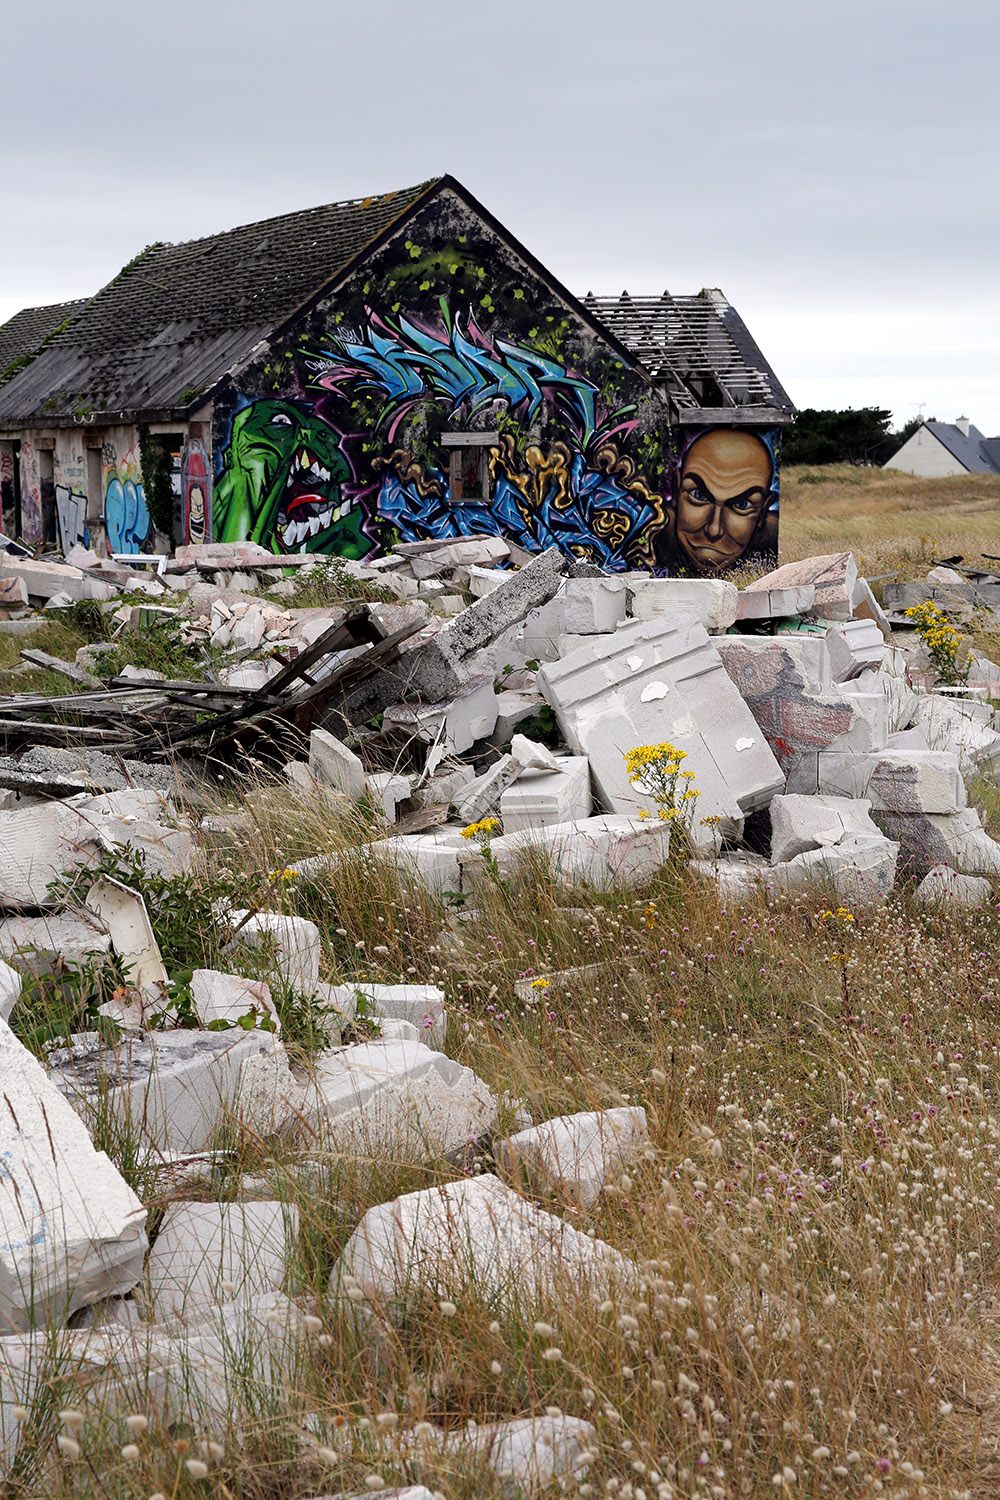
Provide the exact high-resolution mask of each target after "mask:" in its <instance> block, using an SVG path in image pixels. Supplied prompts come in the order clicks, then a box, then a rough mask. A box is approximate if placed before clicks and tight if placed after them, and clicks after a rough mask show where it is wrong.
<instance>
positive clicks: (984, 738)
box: [913, 693, 1000, 770]
mask: <svg viewBox="0 0 1000 1500" xmlns="http://www.w3.org/2000/svg"><path fill="white" fill-rule="evenodd" d="M913 722H914V726H915V727H916V728H918V729H919V730H921V732H922V733H923V735H924V737H925V738H926V740H927V743H928V745H929V746H930V748H931V749H932V750H953V751H955V752H956V753H957V754H958V756H959V757H960V759H961V762H962V768H963V770H972V769H974V768H975V767H977V766H1000V734H997V732H996V730H995V729H994V728H993V722H994V714H993V709H992V707H991V706H990V704H988V703H979V702H977V701H976V700H974V699H971V698H957V697H951V696H946V695H945V694H943V693H928V694H925V695H921V696H920V697H918V700H917V712H916V716H915V718H914V721H913Z"/></svg>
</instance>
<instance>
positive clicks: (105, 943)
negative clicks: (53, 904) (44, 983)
mask: <svg viewBox="0 0 1000 1500" xmlns="http://www.w3.org/2000/svg"><path fill="white" fill-rule="evenodd" d="M110 952H111V938H110V937H109V935H108V933H107V932H105V931H104V929H103V928H102V927H98V926H97V925H96V919H95V918H94V917H90V919H89V920H88V919H86V918H84V917H82V916H68V915H67V914H66V913H64V912H49V913H48V914H47V915H46V916H43V917H6V918H5V919H4V920H3V921H0V953H2V954H3V956H4V958H5V959H9V960H10V962H11V964H12V965H13V967H14V968H15V969H17V970H18V971H19V972H20V973H22V974H35V975H38V976H39V977H42V976H44V975H46V974H51V973H52V972H53V969H54V968H55V966H56V965H57V964H58V965H61V966H65V967H66V968H68V969H76V970H79V969H81V968H89V967H90V966H92V965H93V964H95V963H97V962H99V961H100V959H101V957H102V956H103V955H104V954H106V953H110Z"/></svg>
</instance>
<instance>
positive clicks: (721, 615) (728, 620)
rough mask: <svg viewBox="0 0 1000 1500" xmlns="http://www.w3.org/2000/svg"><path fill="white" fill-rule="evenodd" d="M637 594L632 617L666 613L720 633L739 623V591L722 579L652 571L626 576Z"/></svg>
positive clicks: (714, 632) (634, 599)
mask: <svg viewBox="0 0 1000 1500" xmlns="http://www.w3.org/2000/svg"><path fill="white" fill-rule="evenodd" d="M623 577H624V578H625V580H626V581H627V583H628V586H629V588H630V589H631V591H632V594H633V600H632V616H633V618H634V619H636V620H653V619H656V618H657V617H659V616H665V617H666V618H667V619H669V620H670V621H671V622H673V623H679V622H680V621H681V620H696V621H697V622H698V624H699V625H703V626H704V628H705V629H706V630H707V631H708V633H709V634H710V635H720V634H721V633H722V632H723V631H724V630H728V629H729V627H730V625H733V624H735V623H736V618H737V615H738V613H739V590H738V589H737V588H736V585H735V584H733V583H727V582H726V581H725V580H724V579H721V578H653V577H651V576H650V574H648V573H626V574H624V575H623Z"/></svg>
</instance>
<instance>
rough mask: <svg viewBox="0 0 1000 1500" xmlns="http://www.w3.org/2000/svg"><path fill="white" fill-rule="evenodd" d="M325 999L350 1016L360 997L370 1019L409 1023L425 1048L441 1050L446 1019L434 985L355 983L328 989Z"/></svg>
mask: <svg viewBox="0 0 1000 1500" xmlns="http://www.w3.org/2000/svg"><path fill="white" fill-rule="evenodd" d="M327 995H328V997H329V1000H330V1003H331V1004H332V1005H334V1006H335V1007H336V1009H337V1010H338V1011H340V1012H342V1013H343V1014H345V1015H346V1014H348V1013H349V1014H350V1015H352V1016H353V1015H355V1014H356V1012H357V1003H358V997H359V996H364V998H365V1000H366V1002H367V1006H368V1010H369V1012H370V1013H371V1014H372V1015H374V1016H380V1017H382V1016H384V1017H390V1018H392V1019H395V1020H399V1021H410V1022H412V1024H413V1025H414V1026H415V1027H416V1028H417V1033H418V1035H419V1037H420V1040H421V1041H422V1042H423V1044H424V1046H425V1047H432V1048H434V1049H436V1050H437V1051H439V1052H440V1051H443V1049H444V1042H445V1035H446V1032H447V1026H448V1018H447V1015H446V1013H445V1005H444V991H443V990H440V989H438V987H437V985H436V984H373V983H372V982H371V980H368V979H359V980H357V981H356V982H355V983H354V984H333V985H329V986H328V987H327Z"/></svg>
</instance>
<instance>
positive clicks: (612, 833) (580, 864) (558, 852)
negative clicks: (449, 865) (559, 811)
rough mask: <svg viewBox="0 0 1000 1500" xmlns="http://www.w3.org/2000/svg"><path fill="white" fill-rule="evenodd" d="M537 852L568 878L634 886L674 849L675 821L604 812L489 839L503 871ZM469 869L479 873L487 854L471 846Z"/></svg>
mask: <svg viewBox="0 0 1000 1500" xmlns="http://www.w3.org/2000/svg"><path fill="white" fill-rule="evenodd" d="M533 851H537V852H538V853H540V854H542V855H544V856H545V858H546V859H548V860H550V861H551V863H552V867H553V870H554V871H555V872H556V873H557V874H559V875H560V876H561V877H562V878H563V879H564V880H568V881H576V882H580V883H583V884H587V885H594V886H597V887H598V888H600V889H607V888H608V887H610V886H614V885H618V884H621V885H635V884H638V883H639V882H641V881H643V880H646V879H648V878H649V877H650V876H651V875H654V874H655V873H656V871H657V870H659V869H661V868H662V867H663V865H664V864H665V863H666V861H667V859H668V857H669V854H670V824H669V823H665V822H660V821H659V820H658V819H656V818H650V819H641V818H629V817H625V816H624V815H623V814H621V813H604V814H601V815H600V816H598V817H592V818H579V819H577V820H576V821H575V822H570V823H555V824H553V825H551V826H549V827H543V828H526V829H523V830H522V831H520V832H518V833H511V834H504V835H503V836H502V837H500V838H494V839H491V841H490V853H491V855H492V856H493V858H494V859H495V860H496V862H497V865H498V866H499V868H500V869H501V870H503V871H507V870H511V869H513V868H514V867H515V865H516V864H517V863H518V861H519V860H521V859H523V858H524V856H525V855H527V854H530V853H531V852H533ZM461 858H462V863H463V867H464V870H465V871H466V872H467V873H468V874H469V875H470V876H471V877H472V878H476V876H477V875H478V873H479V866H480V865H481V862H482V856H481V854H480V852H479V850H478V849H477V848H476V847H475V846H474V845H467V846H466V849H465V851H464V853H463V854H462V856H461Z"/></svg>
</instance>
